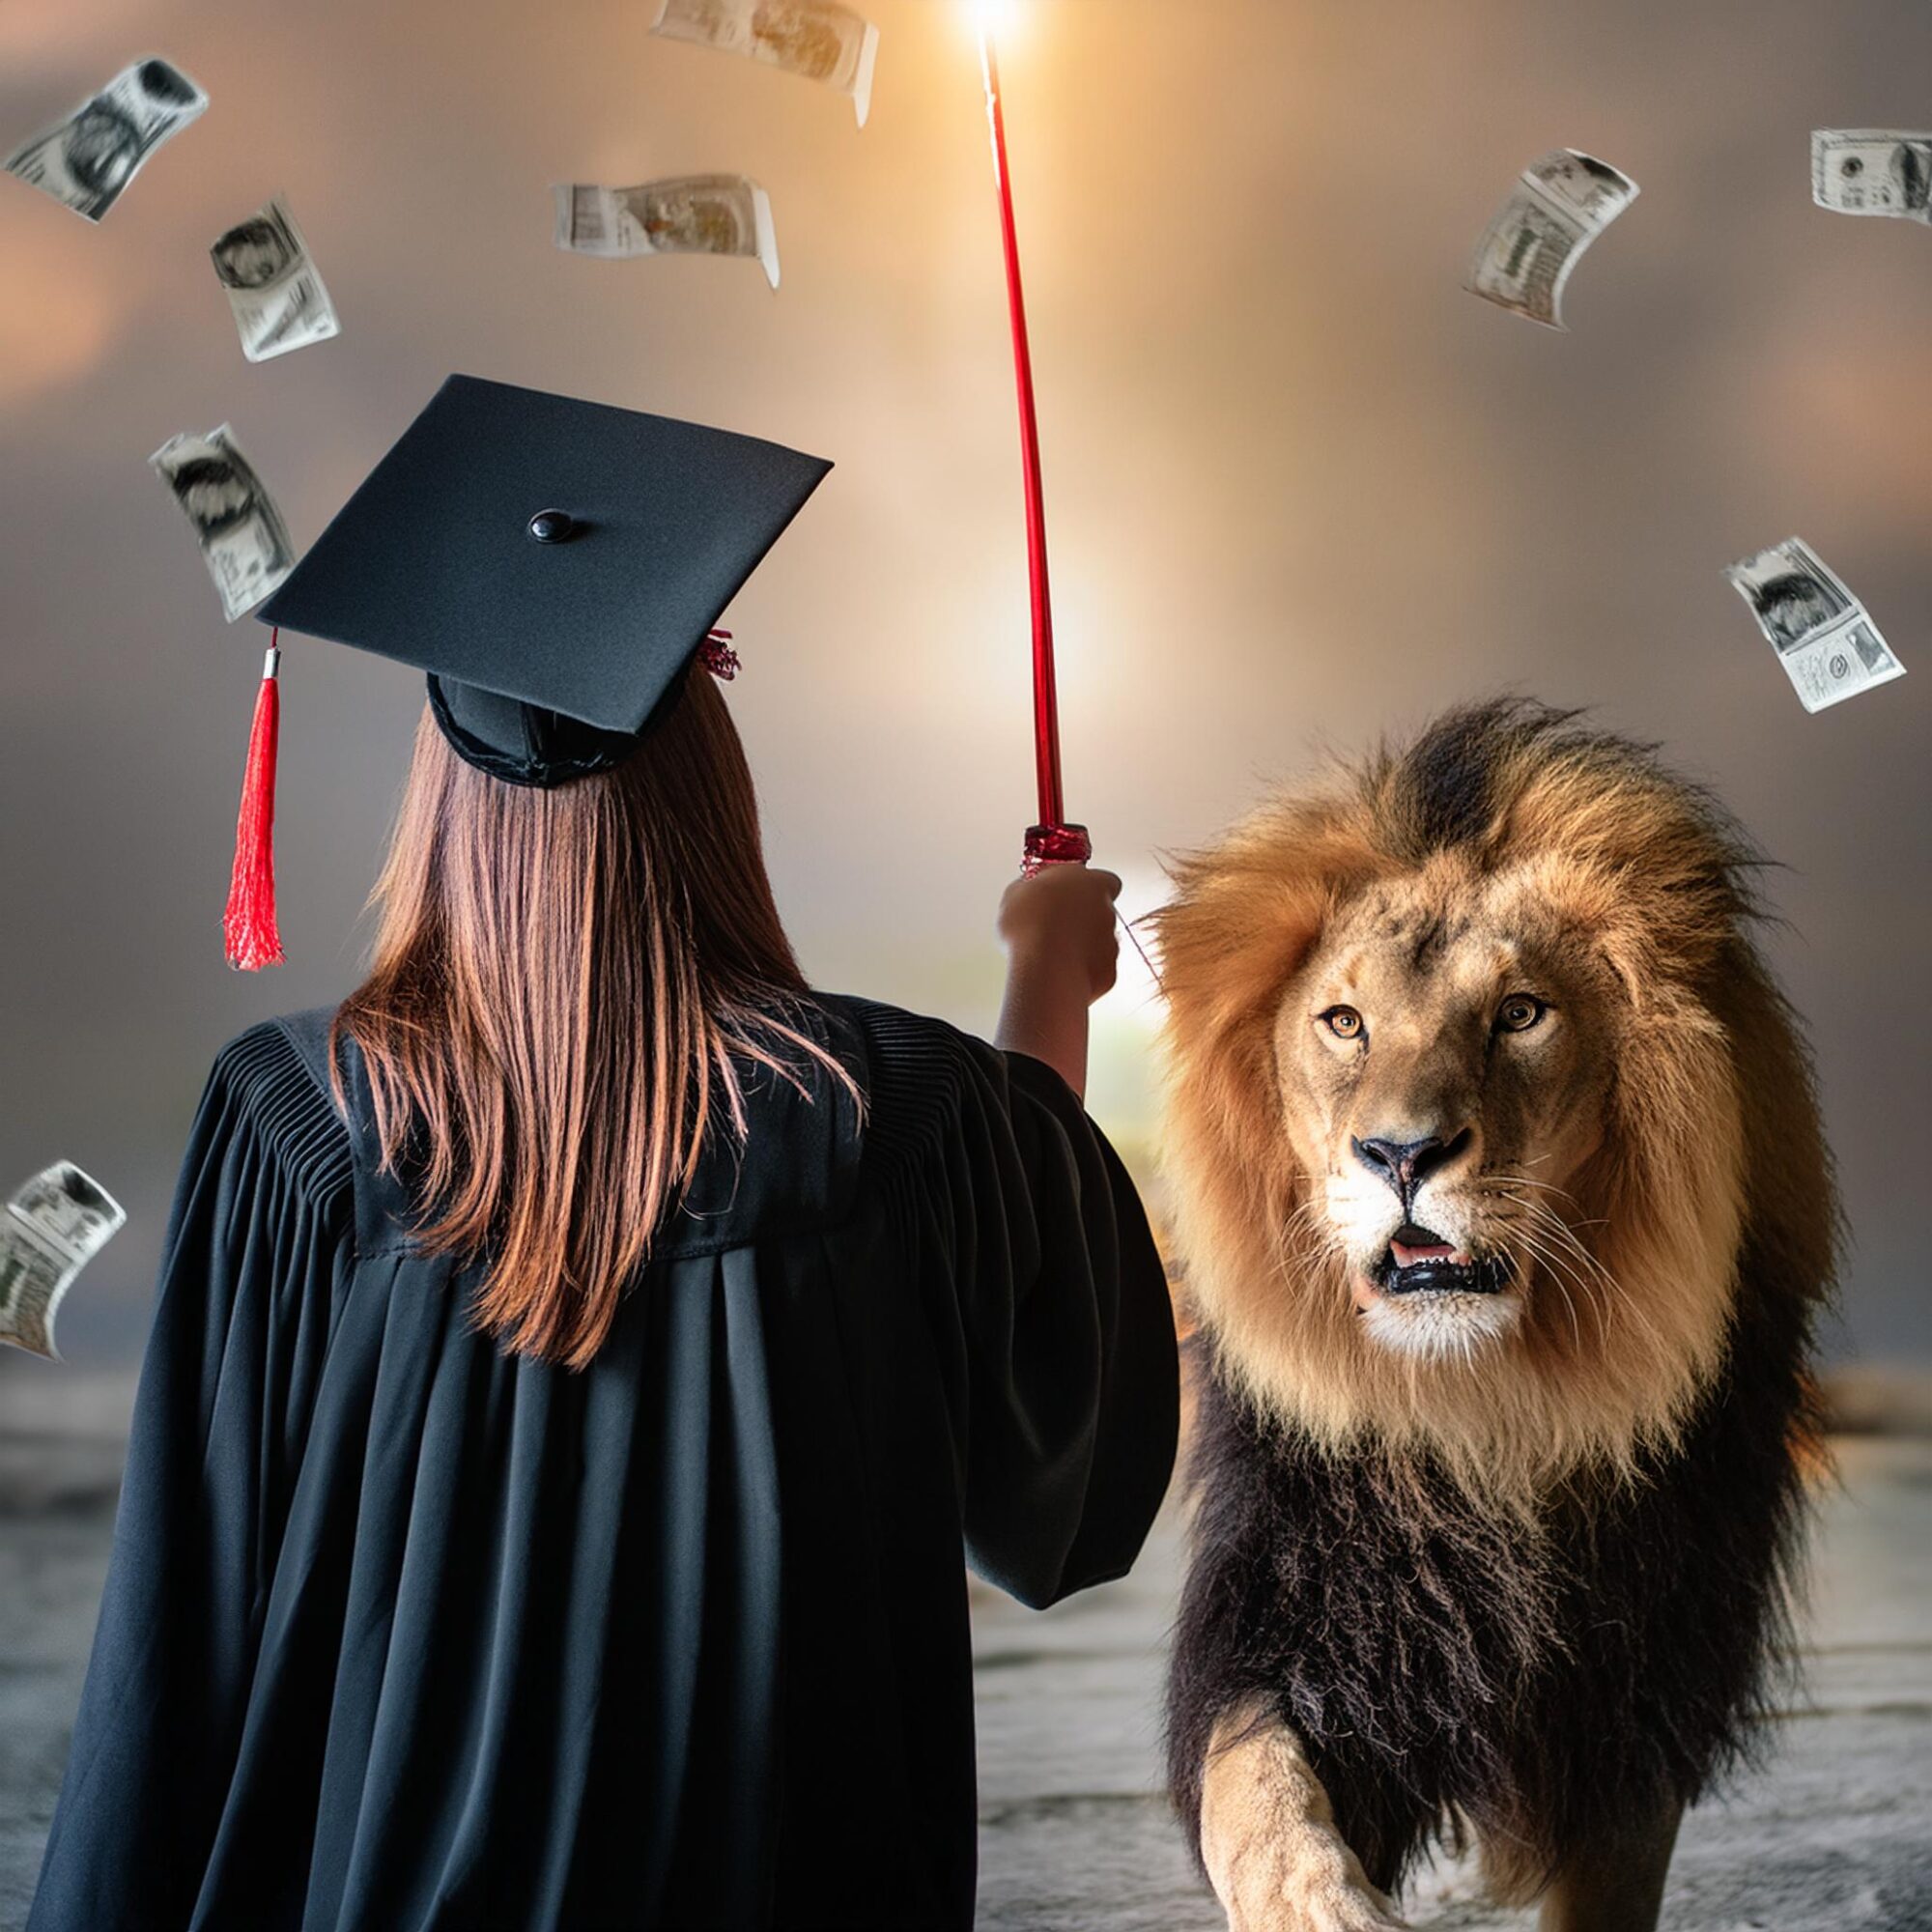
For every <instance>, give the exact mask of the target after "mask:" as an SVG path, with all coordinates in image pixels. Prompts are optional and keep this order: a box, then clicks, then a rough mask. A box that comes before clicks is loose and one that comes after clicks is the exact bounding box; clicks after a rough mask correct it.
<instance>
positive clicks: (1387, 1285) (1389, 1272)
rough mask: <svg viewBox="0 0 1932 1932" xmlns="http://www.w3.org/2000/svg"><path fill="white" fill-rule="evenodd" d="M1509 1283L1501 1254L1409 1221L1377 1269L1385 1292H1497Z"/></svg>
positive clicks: (1378, 1277) (1379, 1286)
mask: <svg viewBox="0 0 1932 1932" xmlns="http://www.w3.org/2000/svg"><path fill="white" fill-rule="evenodd" d="M1508 1283H1509V1264H1508V1262H1507V1261H1506V1260H1505V1259H1504V1258H1503V1257H1502V1256H1500V1255H1482V1256H1478V1255H1473V1254H1471V1253H1470V1252H1469V1251H1468V1250H1467V1249H1466V1248H1459V1247H1456V1246H1455V1245H1454V1244H1453V1243H1451V1242H1448V1241H1445V1240H1444V1239H1443V1238H1442V1237H1441V1236H1440V1235H1437V1234H1436V1233H1435V1232H1434V1230H1432V1229H1429V1228H1419V1227H1417V1226H1416V1224H1415V1223H1414V1222H1413V1221H1405V1222H1404V1223H1403V1225H1402V1226H1401V1227H1400V1228H1398V1229H1397V1230H1396V1231H1395V1234H1394V1235H1393V1236H1391V1238H1390V1240H1389V1245H1388V1253H1387V1255H1385V1256H1384V1257H1383V1259H1382V1262H1381V1264H1380V1265H1379V1266H1378V1268H1377V1270H1376V1286H1377V1287H1378V1288H1379V1289H1380V1290H1381V1291H1382V1293H1384V1294H1496V1293H1500V1292H1501V1291H1502V1290H1503V1289H1504V1288H1505V1287H1507V1286H1508Z"/></svg>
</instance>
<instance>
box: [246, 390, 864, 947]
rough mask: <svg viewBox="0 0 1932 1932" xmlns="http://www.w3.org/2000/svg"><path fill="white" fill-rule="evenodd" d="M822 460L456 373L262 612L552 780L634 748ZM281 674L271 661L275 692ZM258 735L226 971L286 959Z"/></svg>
mask: <svg viewBox="0 0 1932 1932" xmlns="http://www.w3.org/2000/svg"><path fill="white" fill-rule="evenodd" d="M831 468H832V466H831V464H830V463H828V462H826V461H825V460H824V459H823V458H820V457H815V456H806V455H802V454H801V453H800V452H799V451H797V450H793V449H786V448H783V447H781V445H780V444H778V443H775V442H764V441H761V440H758V439H757V438H755V437H749V436H737V435H733V434H731V433H730V432H728V431H725V430H717V429H707V428H704V427H702V426H701V425H699V424H696V423H688V422H677V421H674V420H672V419H671V418H669V417H668V416H654V415H645V414H642V413H640V412H638V411H635V410H621V409H613V408H611V407H609V406H608V405H605V404H602V403H587V402H582V401H580V400H578V399H576V398H574V397H569V396H556V395H550V394H548V393H546V392H544V391H542V390H538V389H524V388H517V387H514V386H512V385H511V384H506V383H489V382H484V381H481V380H480V379H478V378H476V377H474V376H452V377H450V378H449V380H448V381H447V382H445V383H444V384H443V385H442V387H441V388H440V390H438V392H437V394H436V396H435V397H434V398H433V400H432V401H431V402H430V404H429V407H428V408H427V409H425V410H424V411H423V412H422V413H421V414H420V415H419V416H417V417H416V419H415V421H414V422H412V424H411V425H410V427H409V428H408V429H407V430H405V431H404V432H403V435H402V437H401V439H400V440H398V441H397V443H396V444H395V446H394V447H393V448H392V449H391V450H390V451H389V453H388V454H387V455H386V456H385V457H384V459H383V460H382V462H381V463H379V464H378V465H377V466H376V468H375V469H374V471H373V472H371V474H370V476H369V477H368V479H367V481H365V482H364V483H363V484H362V486H361V488H360V489H358V490H357V491H356V492H355V495H354V496H353V497H350V499H349V501H348V502H347V503H345V504H344V505H343V506H342V508H341V510H340V511H338V512H337V514H336V516H335V518H334V520H333V522H331V523H330V524H329V526H328V527H327V529H326V530H324V531H323V533H322V535H321V537H320V538H318V539H317V541H316V544H315V546H314V548H313V549H312V550H310V552H309V553H308V554H307V555H306V556H305V557H303V559H302V560H301V562H300V563H298V565H297V566H296V568H295V570H294V571H293V572H292V573H291V574H290V576H289V577H288V579H287V581H286V582H283V584H282V585H281V587H280V588H279V589H278V590H277V591H276V592H275V594H274V595H273V596H272V597H270V599H269V600H268V601H267V602H266V603H264V604H263V605H262V606H260V608H259V609H258V610H257V611H256V613H255V614H256V615H257V616H258V617H260V618H261V619H262V621H263V622H265V623H269V624H272V625H274V626H275V627H276V628H277V630H278V631H279V630H283V629H286V630H291V631H300V632H304V633H306V634H307V635H308V636H311V637H316V638H324V639H328V640H330V641H331V642H334V643H342V644H351V645H354V646H355V648H356V649H358V650H365V651H374V652H376V653H377V654H378V655H379V656H382V657H387V658H395V659H397V660H399V661H400V662H402V663H404V664H409V665H414V666H417V667H418V668H421V669H422V670H425V671H427V672H428V673H429V692H430V703H431V707H432V709H433V710H434V712H435V714H436V718H437V722H438V723H439V724H440V725H441V727H442V730H443V733H444V735H445V736H446V737H447V738H448V740H449V742H450V743H451V745H452V746H454V747H455V749H456V751H457V752H458V753H460V754H461V755H462V756H463V757H465V758H466V759H468V760H469V762H470V763H471V764H473V765H476V766H478V767H480V768H481V769H482V770H484V771H486V772H489V773H490V774H491V775H492V776H494V777H496V778H498V779H502V780H505V781H508V782H509V783H512V784H522V785H537V786H551V785H557V784H562V783H565V782H567V781H570V780H571V779H575V778H582V777H583V776H584V775H585V774H587V773H590V772H595V771H603V770H607V769H609V768H610V767H611V766H612V765H615V764H618V763H620V762H622V761H623V760H624V759H625V758H627V757H629V756H630V755H631V754H632V753H635V752H636V751H637V750H638V749H639V746H640V745H641V744H642V743H643V742H644V740H645V739H646V738H647V737H648V736H649V732H650V727H651V725H652V724H653V723H654V722H655V719H656V717H657V715H658V714H659V713H660V711H661V709H662V708H663V707H665V706H668V704H669V703H671V702H673V701H674V700H675V695H676V693H677V692H678V691H679V690H681V689H682V686H683V681H684V678H685V675H686V674H687V672H688V671H689V670H690V668H691V665H692V663H693V660H694V659H695V658H696V656H697V654H698V652H699V651H700V649H701V648H704V647H705V646H706V645H707V642H708V640H709V639H710V638H711V633H712V627H713V626H714V625H715V624H716V623H717V621H718V618H719V616H720V614H721V613H722V612H723V611H724V610H725V606H726V605H727V604H729V603H730V601H731V599H732V597H733V596H734V595H736V593H737V591H738V589H739V586H740V585H742V584H743V583H744V582H745V580H746V579H747V578H748V577H750V576H751V574H752V572H753V570H755V569H756V568H757V566H758V564H759V562H760V561H761V560H762V559H763V557H764V554H765V553H766V552H767V551H768V550H770V549H771V547H772V545H773V544H774V543H776V542H777V541H778V539H779V537H780V535H781V533H782V532H783V530H784V528H785V526H786V525H788V524H789V523H790V522H791V520H792V518H793V517H795V516H796V515H797V514H798V512H799V510H800V508H801V507H802V506H803V505H804V503H805V500H806V498H807V497H810V495H811V493H812V491H813V490H815V489H816V488H817V487H818V485H819V483H820V482H821V481H822V480H823V479H824V476H825V473H826V471H827V470H829V469H831ZM273 678H274V653H273V652H272V651H271V652H270V673H269V676H268V678H267V679H265V681H264V690H265V693H267V694H268V696H269V697H270V698H272V696H273V691H272V687H273ZM273 727H274V720H273V717H272V705H270V718H269V720H268V729H267V732H266V738H267V746H266V754H267V755H266V765H267V780H266V781H267V783H268V785H269V786H270V788H271V787H272V781H273V763H274V751H273ZM264 736H265V733H264V730H263V721H262V718H261V716H260V714H259V712H258V717H257V731H256V739H257V741H258V742H257V743H255V744H252V745H251V748H250V758H249V780H248V781H247V782H246V783H245V784H244V787H243V796H242V813H241V827H240V828H239V830H238V838H237V852H236V872H235V886H234V889H233V891H232V892H231V895H230V908H229V918H228V921H227V922H226V923H227V924H228V926H229V941H230V943H229V957H230V959H231V961H233V962H235V963H237V964H254V963H262V964H266V963H269V962H270V959H278V958H279V957H280V949H279V945H278V943H277V942H276V941H275V940H274V937H273V919H272V903H273V896H272V895H273V886H272V862H271V860H269V859H267V858H265V857H264V856H263V854H264V853H265V852H266V846H267V838H268V826H269V824H270V823H271V821H272V814H273V802H272V791H271V789H270V796H269V799H268V804H267V808H266V818H265V816H264V812H263V809H262V807H261V806H260V805H259V803H258V804H257V805H256V807H255V809H254V812H253V824H252V829H251V810H250V791H251V787H252V788H255V789H259V783H258V781H259V780H260V778H261V773H260V770H259V767H260V766H261V764H262V762H263V760H262V752H263V749H264V748H263V746H262V744H261V743H260V742H259V741H261V740H262V739H263V738H264ZM258 847H259V848H260V850H259V851H258V850H257V848H258ZM265 867H266V868H267V871H266V877H267V886H266V891H267V894H268V902H269V908H270V910H269V916H268V929H267V934H266V938H264V937H263V936H262V935H260V934H257V935H256V936H255V937H253V938H252V939H251V938H250V936H249V933H248V931H247V930H246V928H247V927H248V926H249V925H250V923H251V920H252V922H253V923H254V924H255V925H257V926H259V925H260V923H261V920H260V916H259V914H251V913H250V911H249V910H248V908H247V905H246V904H245V903H239V902H245V901H247V900H248V899H249V897H250V890H249V889H248V888H247V887H246V885H245V883H244V872H246V873H247V874H249V875H250V876H251V877H253V878H254V879H255V880H256V881H257V884H256V886H255V888H254V889H253V890H254V891H255V892H257V893H259V892H260V891H261V890H262V887H261V885H260V881H261V879H262V877H263V876H264V870H265ZM249 954H258V955H260V956H259V957H256V958H251V957H249V956H247V955H249Z"/></svg>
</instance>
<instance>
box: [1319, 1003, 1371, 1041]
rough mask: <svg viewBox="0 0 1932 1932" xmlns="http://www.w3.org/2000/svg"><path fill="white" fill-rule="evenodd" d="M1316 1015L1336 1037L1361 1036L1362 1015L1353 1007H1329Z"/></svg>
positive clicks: (1358, 1037)
mask: <svg viewBox="0 0 1932 1932" xmlns="http://www.w3.org/2000/svg"><path fill="white" fill-rule="evenodd" d="M1316 1017H1317V1018H1318V1019H1320V1020H1321V1024H1322V1025H1323V1026H1325V1027H1326V1028H1327V1029H1328V1031H1329V1032H1330V1033H1332V1034H1333V1035H1334V1036H1335V1037H1336V1038H1337V1039H1360V1038H1361V1037H1362V1034H1363V1031H1364V1029H1363V1026H1362V1016H1361V1014H1360V1013H1358V1012H1357V1011H1356V1010H1355V1009H1354V1008H1353V1007H1330V1008H1329V1009H1328V1010H1327V1011H1326V1012H1325V1013H1319V1014H1317V1015H1316Z"/></svg>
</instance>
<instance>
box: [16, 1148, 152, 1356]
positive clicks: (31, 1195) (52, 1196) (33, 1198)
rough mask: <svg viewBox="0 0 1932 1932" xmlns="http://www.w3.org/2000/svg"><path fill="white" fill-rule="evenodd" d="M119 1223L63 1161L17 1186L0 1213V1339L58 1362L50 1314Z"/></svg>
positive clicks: (100, 1191)
mask: <svg viewBox="0 0 1932 1932" xmlns="http://www.w3.org/2000/svg"><path fill="white" fill-rule="evenodd" d="M127 1218H128V1216H127V1214H126V1213H125V1212H124V1211H123V1210H122V1208H121V1206H120V1204H119V1203H118V1202H117V1201H116V1200H115V1199H114V1198H113V1196H112V1195H110V1194H109V1193H108V1192H107V1190H106V1189H105V1188H104V1187H102V1186H101V1185H100V1183H99V1181H98V1180H96V1179H93V1178H92V1177H91V1176H89V1175H86V1174H83V1173H82V1172H81V1171H80V1169H79V1168H77V1167H75V1166H74V1164H73V1163H72V1162H71V1160H57V1161H55V1162H54V1164H53V1166H51V1167H49V1168H44V1169H43V1170H42V1172H41V1173H39V1174H37V1175H35V1176H34V1178H33V1179H31V1180H28V1181H25V1182H23V1183H22V1185H21V1186H20V1188H19V1189H18V1191H17V1192H16V1193H15V1194H14V1198H13V1199H12V1200H11V1201H9V1202H8V1203H7V1206H6V1208H5V1210H4V1211H0V1342H11V1343H12V1344H13V1345H14V1348H16V1349H25V1350H27V1351H28V1352H29V1353H30V1354H35V1355H44V1356H45V1357H46V1358H47V1359H48V1360H49V1361H54V1362H57V1361H59V1360H60V1355H59V1353H58V1351H57V1350H55V1348H54V1316H55V1314H56V1313H57V1312H58V1311H59V1308H60V1304H61V1297H62V1296H63V1295H64V1294H66V1293H67V1292H68V1289H69V1288H70V1287H71V1285H72V1282H73V1278H74V1276H75V1275H77V1274H78V1273H79V1272H80V1271H81V1269H82V1268H84V1267H85V1266H86V1265H87V1264H88V1263H89V1262H91V1261H92V1260H93V1259H94V1257H95V1256H96V1255H98V1254H99V1252H100V1250H101V1249H102V1248H103V1247H105V1246H106V1244H107V1242H108V1240H109V1238H110V1237H111V1236H113V1234H114V1232H115V1230H116V1229H118V1228H119V1227H120V1226H121V1225H122V1223H123V1222H124V1221H126V1220H127Z"/></svg>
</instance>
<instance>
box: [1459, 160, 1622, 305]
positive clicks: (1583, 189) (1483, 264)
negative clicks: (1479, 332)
mask: <svg viewBox="0 0 1932 1932" xmlns="http://www.w3.org/2000/svg"><path fill="white" fill-rule="evenodd" d="M1636 196H1637V186H1636V183H1635V182H1634V181H1632V180H1631V178H1630V177H1629V176H1628V175H1627V174H1624V173H1622V172H1621V171H1620V170H1619V169H1616V168H1613V167H1611V166H1610V164H1609V162H1607V161H1600V160H1598V159H1596V157H1595V156H1591V155H1583V154H1578V153H1577V150H1576V149H1575V148H1557V149H1555V150H1554V151H1553V152H1552V153H1550V154H1548V155H1545V156H1542V157H1541V158H1540V159H1538V160H1534V161H1532V162H1531V163H1530V164H1529V166H1528V167H1526V168H1524V169H1523V171H1522V173H1521V175H1520V177H1519V178H1518V181H1517V185H1516V186H1515V187H1514V188H1513V189H1512V190H1511V191H1510V197H1509V199H1508V200H1507V201H1506V202H1504V203H1503V205H1502V207H1501V208H1500V209H1499V210H1498V211H1497V212H1496V216H1495V219H1494V220H1493V221H1492V222H1491V223H1490V225H1489V227H1488V228H1487V229H1485V230H1484V232H1483V239H1482V241H1479V242H1478V243H1477V244H1476V256H1475V260H1474V261H1473V262H1472V263H1471V264H1470V266H1469V279H1468V280H1467V281H1466V282H1465V283H1463V287H1464V288H1466V289H1467V290H1468V291H1469V292H1470V294H1471V295H1478V296H1481V297H1482V298H1483V299H1484V300H1485V301H1492V302H1494V303H1495V304H1496V305H1497V306H1498V307H1499V308H1506V309H1509V310H1510V311H1511V312H1512V313H1514V314H1516V315H1520V316H1526V317H1528V319H1529V320H1530V321H1531V322H1540V323H1541V324H1543V326H1544V327H1546V328H1562V327H1564V323H1563V285H1564V283H1565V282H1567V281H1568V280H1569V279H1570V270H1572V269H1574V268H1575V267H1576V266H1577V257H1578V256H1580V255H1581V254H1582V252H1583V250H1584V249H1585V248H1587V247H1588V246H1589V245H1590V243H1591V242H1592V241H1595V240H1596V239H1597V237H1598V236H1599V235H1601V234H1602V233H1603V232H1604V230H1605V228H1607V227H1608V226H1609V225H1610V223H1611V222H1612V221H1614V220H1615V219H1616V218H1617V216H1618V215H1620V214H1621V213H1623V212H1624V210H1625V209H1627V208H1628V207H1629V206H1630V205H1631V203H1632V202H1634V200H1635V199H1636Z"/></svg>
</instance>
